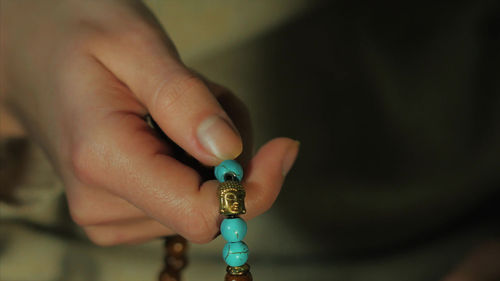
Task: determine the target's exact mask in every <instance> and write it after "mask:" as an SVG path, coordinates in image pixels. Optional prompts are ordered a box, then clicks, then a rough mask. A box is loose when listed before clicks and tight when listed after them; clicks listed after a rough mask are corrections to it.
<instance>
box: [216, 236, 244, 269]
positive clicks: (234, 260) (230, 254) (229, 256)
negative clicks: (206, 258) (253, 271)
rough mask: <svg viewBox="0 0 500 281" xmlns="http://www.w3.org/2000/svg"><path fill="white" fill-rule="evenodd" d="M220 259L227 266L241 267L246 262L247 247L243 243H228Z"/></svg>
mask: <svg viewBox="0 0 500 281" xmlns="http://www.w3.org/2000/svg"><path fill="white" fill-rule="evenodd" d="M222 257H223V258H224V261H226V263H227V264H228V265H229V266H242V265H244V264H245V263H246V262H247V260H248V246H247V244H245V243H244V242H241V241H240V242H228V243H227V244H226V246H224V249H223V250H222Z"/></svg>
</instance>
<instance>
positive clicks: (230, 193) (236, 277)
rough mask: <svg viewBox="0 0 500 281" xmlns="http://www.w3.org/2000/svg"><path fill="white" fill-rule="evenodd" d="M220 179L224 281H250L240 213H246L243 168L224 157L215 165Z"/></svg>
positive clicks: (244, 225) (244, 223) (245, 229)
mask: <svg viewBox="0 0 500 281" xmlns="http://www.w3.org/2000/svg"><path fill="white" fill-rule="evenodd" d="M215 177H216V178H217V180H218V181H219V186H218V188H217V193H218V196H219V212H220V213H221V214H222V215H224V216H226V218H225V219H224V220H223V221H222V223H221V227H220V232H221V234H222V237H224V239H225V240H226V241H227V243H226V245H225V246H224V249H223V250H222V257H223V259H224V261H225V262H226V263H227V268H226V272H227V273H226V277H225V281H252V280H253V279H252V274H251V273H250V266H249V265H248V264H247V263H246V262H247V260H248V246H247V244H245V242H243V238H245V235H246V233H247V224H246V222H245V221H244V220H242V219H241V218H240V217H239V216H240V215H243V214H245V213H246V209H245V189H244V188H243V185H242V184H241V179H242V178H243V169H242V168H241V166H240V165H239V164H238V163H237V162H236V161H234V160H226V161H223V162H222V163H221V164H219V165H218V166H217V167H215Z"/></svg>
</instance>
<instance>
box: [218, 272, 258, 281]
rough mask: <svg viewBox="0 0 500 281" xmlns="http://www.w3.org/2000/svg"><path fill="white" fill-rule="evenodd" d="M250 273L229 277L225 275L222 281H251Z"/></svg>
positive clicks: (229, 275)
mask: <svg viewBox="0 0 500 281" xmlns="http://www.w3.org/2000/svg"><path fill="white" fill-rule="evenodd" d="M252 280H253V279H252V273H250V272H247V273H246V274H243V275H231V274H229V273H227V274H226V278H224V281H252Z"/></svg>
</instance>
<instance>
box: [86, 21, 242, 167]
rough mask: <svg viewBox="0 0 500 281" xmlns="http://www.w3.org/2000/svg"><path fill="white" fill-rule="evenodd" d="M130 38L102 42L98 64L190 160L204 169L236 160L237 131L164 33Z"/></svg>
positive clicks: (97, 52)
mask: <svg viewBox="0 0 500 281" xmlns="http://www.w3.org/2000/svg"><path fill="white" fill-rule="evenodd" d="M134 37H135V39H134V40H133V41H131V42H127V44H119V45H117V44H116V43H115V42H116V38H115V39H114V40H109V41H107V40H106V39H104V40H103V41H101V42H100V44H99V45H98V47H97V48H96V50H95V55H96V57H97V59H99V60H100V61H101V62H102V63H103V64H104V65H105V66H106V67H107V68H108V69H109V70H110V71H111V72H112V73H114V75H115V76H116V77H117V78H118V79H119V80H121V81H122V82H123V83H124V84H126V85H127V86H128V87H129V88H130V89H131V91H132V92H133V94H134V95H135V97H136V98H137V99H138V100H139V101H140V102H141V103H142V104H143V105H144V106H145V107H146V108H147V110H148V111H149V112H150V114H151V115H152V117H153V118H154V119H155V121H156V122H157V124H158V125H159V126H160V128H161V129H162V130H163V132H164V133H165V134H166V135H167V136H168V137H169V138H170V139H171V140H172V141H174V142H175V143H176V144H177V145H179V146H180V147H181V148H182V149H184V150H185V151H186V152H188V153H189V154H190V155H192V156H193V157H195V158H196V159H198V160H199V161H200V162H202V163H203V164H205V165H216V164H218V163H219V162H221V161H222V160H225V159H234V158H236V157H237V156H238V155H239V154H240V153H241V152H242V146H243V145H242V140H241V137H240V135H239V133H238V131H237V129H236V128H235V126H234V124H233V122H232V121H231V119H230V118H229V117H228V114H227V113H226V112H225V111H224V110H223V109H222V107H221V106H220V104H219V103H218V101H217V99H216V98H215V97H214V95H213V94H212V93H211V92H210V90H209V89H208V87H207V86H206V85H205V83H204V82H203V81H202V80H201V79H200V78H199V77H198V76H197V75H195V74H194V73H192V72H191V71H190V70H189V69H187V68H186V67H185V66H184V64H183V63H182V62H181V61H180V59H179V58H178V56H177V55H176V53H175V52H174V51H172V50H174V47H173V45H171V41H169V40H166V39H168V38H166V34H164V33H161V32H159V31H158V29H150V30H149V29H146V30H144V31H143V32H136V33H134ZM122 42H123V41H122Z"/></svg>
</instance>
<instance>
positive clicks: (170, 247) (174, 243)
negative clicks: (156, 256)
mask: <svg viewBox="0 0 500 281" xmlns="http://www.w3.org/2000/svg"><path fill="white" fill-rule="evenodd" d="M165 248H166V251H167V255H169V256H182V255H184V254H186V252H187V241H186V239H185V238H184V237H182V236H180V235H174V236H169V237H167V238H165Z"/></svg>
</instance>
